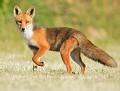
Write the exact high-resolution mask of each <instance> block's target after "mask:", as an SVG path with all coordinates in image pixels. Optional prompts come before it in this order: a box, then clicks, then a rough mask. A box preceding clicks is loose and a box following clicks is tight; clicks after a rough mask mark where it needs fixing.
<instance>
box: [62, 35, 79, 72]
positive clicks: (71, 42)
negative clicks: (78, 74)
mask: <svg viewBox="0 0 120 91" xmlns="http://www.w3.org/2000/svg"><path fill="white" fill-rule="evenodd" d="M77 43H78V41H77V39H76V38H74V37H70V38H69V39H67V40H66V41H65V42H64V43H63V44H62V46H61V48H60V53H61V57H62V60H63V62H64V64H65V65H66V68H67V72H68V73H71V72H72V67H71V64H70V58H69V54H70V51H71V50H72V49H73V48H74V47H75V46H76V45H77Z"/></svg>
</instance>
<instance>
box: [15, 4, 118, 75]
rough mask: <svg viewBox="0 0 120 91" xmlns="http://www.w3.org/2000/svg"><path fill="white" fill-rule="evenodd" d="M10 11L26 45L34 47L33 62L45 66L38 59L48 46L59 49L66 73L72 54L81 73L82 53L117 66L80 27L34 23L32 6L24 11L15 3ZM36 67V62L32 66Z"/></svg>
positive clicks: (68, 70) (53, 49)
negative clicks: (55, 26)
mask: <svg viewBox="0 0 120 91" xmlns="http://www.w3.org/2000/svg"><path fill="white" fill-rule="evenodd" d="M13 11H14V17H15V22H16V24H17V26H18V28H19V31H20V33H21V34H22V36H23V37H24V39H25V40H26V42H27V44H28V47H29V48H30V49H31V50H32V51H33V54H34V56H33V58H32V60H33V62H34V63H35V64H36V65H38V66H44V63H43V62H39V60H38V59H39V58H40V57H41V56H42V55H43V54H45V53H46V52H47V51H48V50H51V51H58V52H60V54H61V57H62V60H63V62H64V64H65V66H66V68H67V72H68V73H71V72H72V67H71V64H70V58H69V56H71V58H72V59H73V61H75V62H76V63H77V64H78V65H79V66H80V67H81V71H82V74H84V72H85V64H84V63H83V61H82V59H81V56H80V54H81V53H83V54H84V55H85V56H87V57H88V58H90V59H93V60H95V61H98V62H100V63H102V64H104V65H107V66H110V67H117V63H116V62H115V60H114V59H113V58H112V57H111V56H109V55H108V54H107V53H106V52H104V51H103V50H101V49H100V48H98V47H97V46H95V45H94V44H93V43H92V42H90V41H89V40H88V39H87V37H86V36H85V35H84V34H83V33H81V32H80V31H78V30H76V29H72V28H68V27H58V28H42V27H38V26H35V25H33V18H34V16H35V8H34V7H31V8H29V9H28V10H27V12H26V13H22V11H21V9H20V8H19V7H18V6H17V5H16V6H14V10H13ZM35 68H36V66H33V69H35Z"/></svg>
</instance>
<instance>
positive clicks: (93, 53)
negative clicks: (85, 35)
mask: <svg viewBox="0 0 120 91" xmlns="http://www.w3.org/2000/svg"><path fill="white" fill-rule="evenodd" d="M82 47H83V48H81V51H82V53H83V54H84V55H85V56H87V57H89V58H90V59H93V60H95V61H98V62H100V63H102V64H104V65H107V66H110V67H117V63H116V62H115V60H114V59H113V58H112V57H111V56H109V55H108V54H107V53H106V52H104V51H103V50H101V49H100V48H98V47H97V46H95V45H94V44H92V43H91V42H90V41H89V40H88V41H87V42H86V43H85V44H84V45H82Z"/></svg>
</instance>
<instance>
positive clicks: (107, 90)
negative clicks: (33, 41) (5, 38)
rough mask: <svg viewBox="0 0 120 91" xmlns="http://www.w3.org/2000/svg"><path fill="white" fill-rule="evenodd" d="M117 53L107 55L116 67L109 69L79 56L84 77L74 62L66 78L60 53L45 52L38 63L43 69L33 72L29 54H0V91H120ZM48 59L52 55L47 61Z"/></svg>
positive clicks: (119, 57)
mask: <svg viewBox="0 0 120 91" xmlns="http://www.w3.org/2000/svg"><path fill="white" fill-rule="evenodd" d="M119 53H120V50H119V51H116V52H115V51H112V50H111V51H109V54H111V55H112V56H113V57H114V58H115V60H116V61H117V63H118V67H117V68H110V67H107V66H103V65H101V64H99V63H97V62H94V61H92V60H90V59H88V58H86V57H84V56H82V58H83V60H84V62H85V64H86V65H87V67H86V72H85V74H84V75H82V74H81V71H80V68H79V66H78V65H76V64H75V63H74V62H71V63H72V66H73V72H72V74H70V75H68V74H67V72H66V68H65V65H64V64H63V62H62V61H60V60H61V59H60V56H59V53H53V52H48V53H47V54H46V55H44V57H42V59H41V60H44V62H45V66H44V67H39V68H38V69H37V70H36V71H33V70H32V66H33V63H32V61H31V58H30V57H32V54H29V53H27V52H24V53H23V54H19V53H4V52H1V53H0V90H1V91H39V90H40V91H66V90H67V91H113V90H114V91H119V90H120V61H119V60H120V55H119ZM51 55H54V56H52V57H50V56H51Z"/></svg>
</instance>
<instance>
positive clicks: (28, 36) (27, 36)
mask: <svg viewBox="0 0 120 91" xmlns="http://www.w3.org/2000/svg"><path fill="white" fill-rule="evenodd" d="M19 30H20V33H21V34H22V36H23V37H24V38H25V40H27V41H28V40H30V39H31V37H32V36H33V24H29V25H28V26H27V27H26V28H25V30H24V31H23V32H22V31H21V29H20V28H19Z"/></svg>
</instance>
